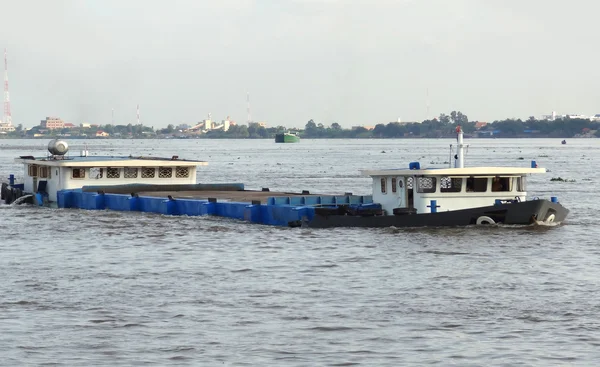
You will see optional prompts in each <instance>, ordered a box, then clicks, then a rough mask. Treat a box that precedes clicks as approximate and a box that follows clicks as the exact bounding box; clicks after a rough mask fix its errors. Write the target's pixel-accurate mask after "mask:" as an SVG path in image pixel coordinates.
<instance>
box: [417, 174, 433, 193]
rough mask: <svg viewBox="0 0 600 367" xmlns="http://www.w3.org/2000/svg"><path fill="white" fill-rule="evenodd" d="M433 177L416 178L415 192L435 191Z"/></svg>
mask: <svg viewBox="0 0 600 367" xmlns="http://www.w3.org/2000/svg"><path fill="white" fill-rule="evenodd" d="M435 184H436V178H435V177H419V179H418V180H417V192H421V193H432V192H435Z"/></svg>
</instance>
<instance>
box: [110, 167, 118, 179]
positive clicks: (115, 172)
mask: <svg viewBox="0 0 600 367" xmlns="http://www.w3.org/2000/svg"><path fill="white" fill-rule="evenodd" d="M106 178H121V170H120V169H118V168H110V167H109V168H107V169H106Z"/></svg>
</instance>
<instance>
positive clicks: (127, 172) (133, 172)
mask: <svg viewBox="0 0 600 367" xmlns="http://www.w3.org/2000/svg"><path fill="white" fill-rule="evenodd" d="M137 176H138V169H137V168H133V167H125V168H123V177H125V178H137Z"/></svg>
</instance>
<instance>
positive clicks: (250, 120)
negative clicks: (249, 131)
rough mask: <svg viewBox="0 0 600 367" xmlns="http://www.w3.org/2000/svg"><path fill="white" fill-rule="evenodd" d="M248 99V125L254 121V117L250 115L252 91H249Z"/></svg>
mask: <svg viewBox="0 0 600 367" xmlns="http://www.w3.org/2000/svg"><path fill="white" fill-rule="evenodd" d="M246 100H247V101H248V121H247V122H248V125H250V123H251V122H252V117H251V116H250V92H248V94H247V97H246Z"/></svg>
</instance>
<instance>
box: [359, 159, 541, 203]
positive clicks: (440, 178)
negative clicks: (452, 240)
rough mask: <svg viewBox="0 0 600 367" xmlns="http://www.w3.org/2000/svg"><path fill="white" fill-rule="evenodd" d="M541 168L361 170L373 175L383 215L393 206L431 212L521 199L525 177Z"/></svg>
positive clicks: (374, 189) (523, 198)
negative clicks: (432, 202)
mask: <svg viewBox="0 0 600 367" xmlns="http://www.w3.org/2000/svg"><path fill="white" fill-rule="evenodd" d="M544 172H546V169H545V168H517V167H472V168H446V169H389V170H368V171H362V174H363V175H368V176H371V177H372V178H373V202H375V203H379V204H381V206H382V209H384V210H385V212H386V214H387V215H393V210H394V209H395V208H414V209H415V210H416V212H417V213H431V212H432V208H431V201H432V200H435V201H436V206H437V208H436V209H437V210H435V209H434V210H433V211H438V212H440V211H451V210H460V209H468V208H476V207H482V206H490V205H494V203H496V200H515V199H516V200H521V201H525V200H526V197H527V192H526V185H525V183H526V176H527V175H529V174H531V173H544Z"/></svg>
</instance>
